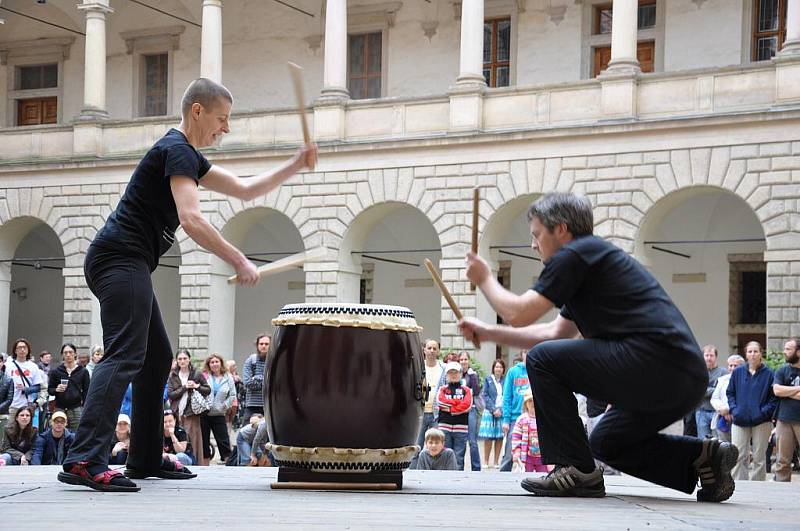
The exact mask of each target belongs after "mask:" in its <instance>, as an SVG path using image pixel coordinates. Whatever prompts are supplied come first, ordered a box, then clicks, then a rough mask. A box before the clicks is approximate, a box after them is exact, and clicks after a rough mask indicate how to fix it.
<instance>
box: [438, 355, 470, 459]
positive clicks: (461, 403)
mask: <svg viewBox="0 0 800 531" xmlns="http://www.w3.org/2000/svg"><path fill="white" fill-rule="evenodd" d="M444 369H445V374H446V375H447V376H446V378H447V385H443V386H441V387H440V388H439V396H438V397H437V398H436V400H437V403H438V406H439V426H438V427H439V429H440V430H442V431H443V432H444V445H445V446H446V447H448V448H452V449H453V451H454V452H455V454H456V464H457V466H458V470H464V452H465V451H466V448H467V438H468V434H469V410H470V408H471V407H472V390H471V389H470V388H469V387H467V386H466V385H462V384H461V364H460V363H458V362H457V361H451V362H448V363H447V365H445V367H444Z"/></svg>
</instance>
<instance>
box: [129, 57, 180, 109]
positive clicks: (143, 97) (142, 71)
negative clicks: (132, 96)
mask: <svg viewBox="0 0 800 531" xmlns="http://www.w3.org/2000/svg"><path fill="white" fill-rule="evenodd" d="M159 55H165V56H166V57H167V72H166V81H167V87H166V92H167V93H166V108H165V111H164V114H145V112H146V109H147V57H153V56H159ZM137 60H138V62H139V79H138V83H137V85H138V89H139V91H138V97H137V100H138V102H139V105H138V113H137V115H138V116H139V117H141V118H156V117H159V116H169V115H170V114H171V106H170V100H171V98H170V95H171V94H172V90H171V88H172V60H171V57H170V53H169V52H167V51H164V52H152V53H144V52H142V53H139V54H137Z"/></svg>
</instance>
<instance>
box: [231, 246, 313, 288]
mask: <svg viewBox="0 0 800 531" xmlns="http://www.w3.org/2000/svg"><path fill="white" fill-rule="evenodd" d="M326 251H327V249H325V248H324V247H317V248H316V249H312V250H310V251H308V252H305V253H297V254H293V255H291V256H287V257H286V258H281V259H280V260H276V261H275V262H270V263H269V264H264V265H262V266H260V267H259V268H258V276H260V277H265V276H267V275H274V274H275V273H282V272H283V271H288V270H290V269H294V268H295V267H298V266H301V265H303V264H305V263H306V262H313V261H314V260H319V259H320V258H322V257H323V256H325V253H326ZM238 278H239V277H237V276H236V275H233V276H230V277H228V284H236V283H237V282H238Z"/></svg>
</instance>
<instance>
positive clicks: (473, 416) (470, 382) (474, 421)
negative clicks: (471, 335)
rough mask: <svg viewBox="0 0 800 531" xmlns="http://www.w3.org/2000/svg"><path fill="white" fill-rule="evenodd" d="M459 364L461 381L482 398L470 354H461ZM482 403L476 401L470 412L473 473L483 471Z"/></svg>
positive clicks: (478, 378)
mask: <svg viewBox="0 0 800 531" xmlns="http://www.w3.org/2000/svg"><path fill="white" fill-rule="evenodd" d="M458 362H459V363H460V364H461V381H462V382H463V384H464V385H466V386H467V387H469V388H470V390H471V391H472V396H473V397H480V395H481V381H480V377H479V376H478V373H477V372H475V370H474V369H472V368H471V367H470V366H469V364H470V360H469V352H465V351H462V352H459V353H458ZM480 402H481V400H478V399H477V398H476V399H474V400H473V401H472V407H471V408H470V410H469V434H468V436H469V462H470V466H471V467H472V471H473V472H478V471H480V469H481V453H480V451H479V450H478V426H479V424H480V413H478V409H481V408H479V407H478V406H479V403H480Z"/></svg>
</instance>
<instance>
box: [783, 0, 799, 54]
mask: <svg viewBox="0 0 800 531" xmlns="http://www.w3.org/2000/svg"><path fill="white" fill-rule="evenodd" d="M780 55H782V56H787V55H791V56H794V57H800V0H788V3H787V5H786V40H785V41H783V48H782V49H781V52H780Z"/></svg>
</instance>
